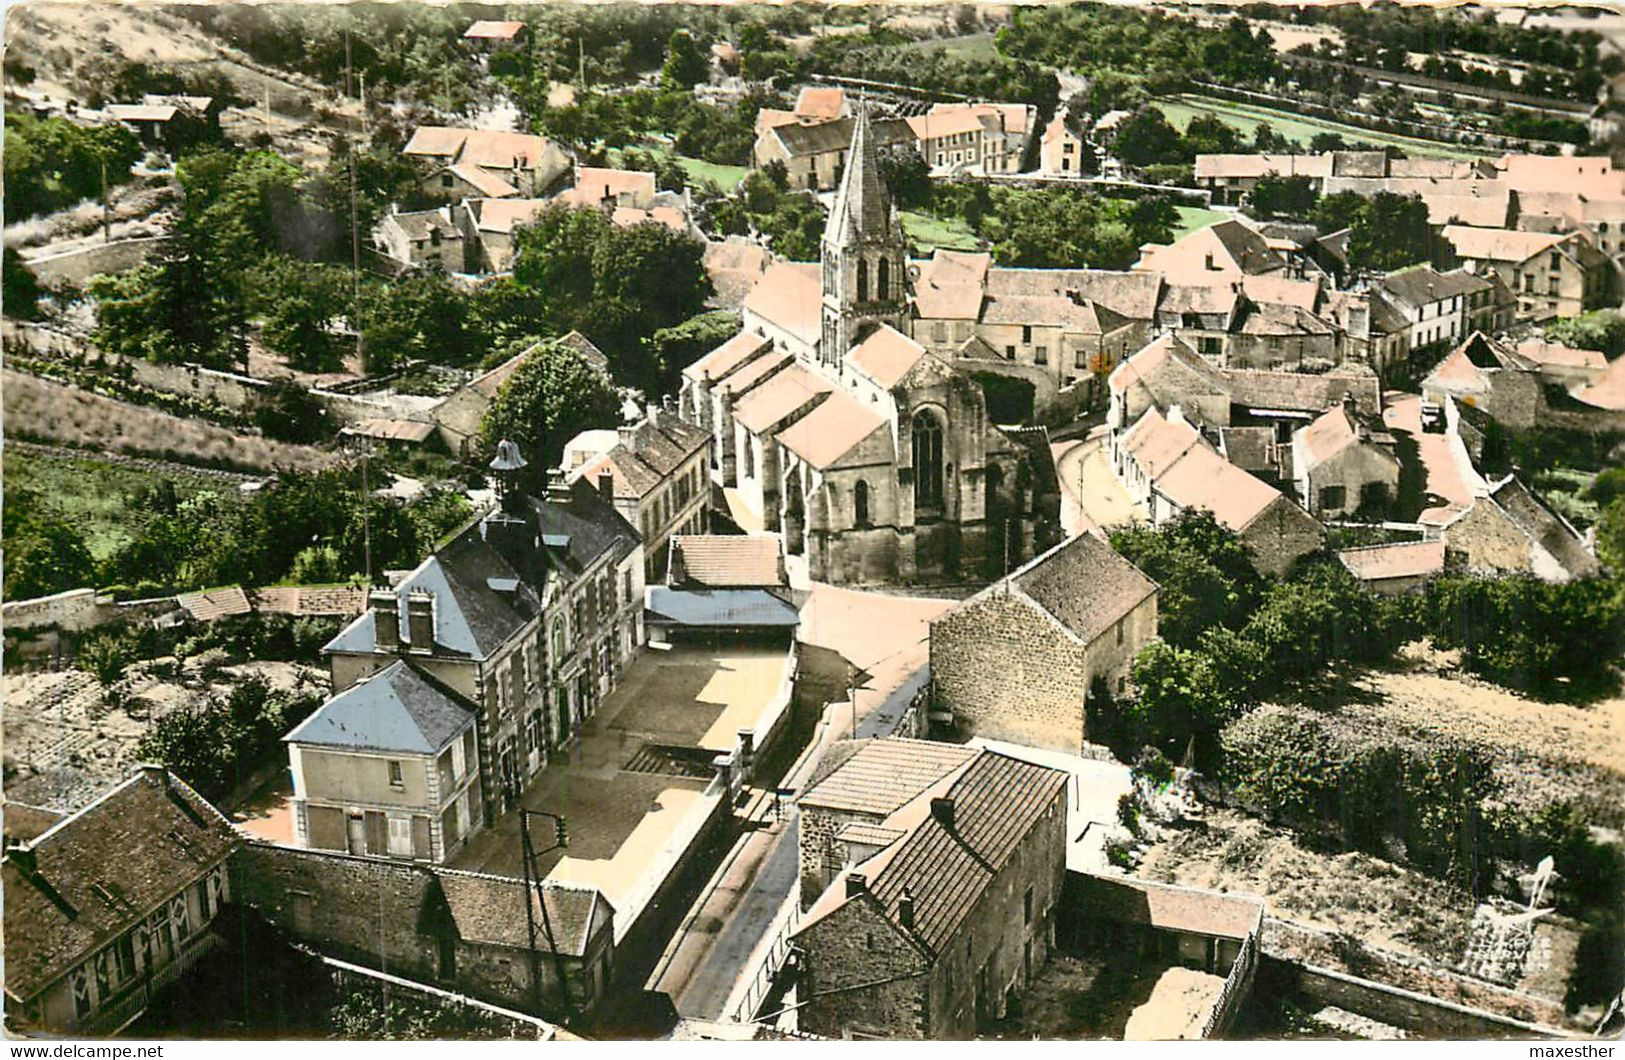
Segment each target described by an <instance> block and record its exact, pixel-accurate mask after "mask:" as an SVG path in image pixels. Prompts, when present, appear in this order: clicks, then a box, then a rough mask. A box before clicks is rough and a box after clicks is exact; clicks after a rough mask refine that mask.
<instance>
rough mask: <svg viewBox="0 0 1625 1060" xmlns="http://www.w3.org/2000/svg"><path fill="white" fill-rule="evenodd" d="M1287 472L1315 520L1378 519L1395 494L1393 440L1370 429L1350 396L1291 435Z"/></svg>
mask: <svg viewBox="0 0 1625 1060" xmlns="http://www.w3.org/2000/svg"><path fill="white" fill-rule="evenodd" d="M1291 467H1292V477H1293V484H1294V486H1295V487H1296V488H1297V492H1298V498H1299V500H1300V501H1302V502H1303V506H1304V507H1305V508H1307V509H1309V513H1310V514H1311V515H1313V516H1315V517H1316V518H1318V519H1323V520H1329V519H1344V518H1349V517H1352V516H1359V517H1361V518H1364V519H1368V520H1371V519H1380V518H1381V517H1382V516H1383V515H1385V514H1386V513H1387V510H1388V505H1389V504H1390V503H1391V502H1392V500H1393V498H1394V495H1395V493H1396V492H1397V491H1398V489H1399V458H1398V457H1396V456H1395V455H1394V440H1393V438H1392V437H1391V436H1390V435H1389V434H1387V433H1386V432H1385V431H1382V430H1380V429H1377V430H1373V429H1372V427H1371V425H1370V423H1369V422H1368V420H1367V418H1366V417H1364V416H1361V415H1360V414H1359V412H1358V411H1357V410H1356V409H1355V407H1354V399H1353V397H1347V398H1344V399H1343V401H1342V403H1341V404H1337V405H1333V406H1332V407H1331V408H1329V409H1327V410H1326V411H1325V412H1323V413H1322V414H1321V415H1320V416H1318V417H1317V418H1316V419H1315V420H1314V422H1312V423H1310V424H1309V425H1308V426H1306V427H1300V428H1298V429H1297V430H1296V431H1294V432H1292V465H1291Z"/></svg>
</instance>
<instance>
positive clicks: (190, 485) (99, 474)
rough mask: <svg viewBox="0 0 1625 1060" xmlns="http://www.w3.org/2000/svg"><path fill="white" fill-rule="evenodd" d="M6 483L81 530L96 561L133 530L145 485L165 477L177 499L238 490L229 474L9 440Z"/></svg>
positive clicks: (228, 495) (232, 496)
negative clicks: (65, 452)
mask: <svg viewBox="0 0 1625 1060" xmlns="http://www.w3.org/2000/svg"><path fill="white" fill-rule="evenodd" d="M4 471H5V480H6V485H7V486H8V487H9V488H11V489H30V490H33V491H34V492H36V493H38V494H39V496H40V498H41V500H42V501H43V502H44V503H45V505H46V506H47V507H49V508H50V509H51V510H52V511H54V512H55V513H56V514H57V515H59V516H61V517H62V518H63V519H64V520H66V521H67V522H68V523H69V525H71V526H73V527H75V528H76V529H78V530H79V532H80V533H82V534H83V535H84V538H85V546H86V547H87V548H89V549H90V554H91V556H93V557H94V558H95V559H96V560H97V561H98V562H99V561H101V560H104V559H106V558H107V557H109V556H111V555H112V554H113V553H115V552H117V551H118V550H119V549H120V548H121V547H123V546H124V545H125V544H126V543H128V542H129V541H130V540H131V539H132V537H133V536H134V534H133V530H134V529H135V527H136V526H137V525H139V523H140V520H141V517H142V507H141V498H142V495H143V493H145V491H147V490H149V489H151V488H152V487H154V486H156V485H157V484H158V483H159V482H160V481H161V480H163V479H165V478H167V479H170V480H171V481H172V482H174V484H175V495H176V497H177V498H178V499H180V500H185V499H186V498H188V497H193V496H196V495H197V494H199V493H203V492H214V493H218V494H219V495H220V496H221V497H222V498H224V499H225V500H227V501H228V502H235V501H236V500H237V499H238V497H239V496H240V494H239V493H238V491H237V490H236V488H235V487H234V486H233V485H232V483H231V481H230V480H226V479H220V478H212V477H209V476H207V475H185V474H167V473H165V472H162V471H157V470H153V469H150V468H145V467H136V466H134V465H130V464H121V463H114V462H111V461H106V460H95V459H91V458H84V459H79V458H74V457H68V456H57V455H54V454H46V453H36V452H23V451H21V450H19V449H17V448H15V447H13V446H7V447H6V450H5V457H4Z"/></svg>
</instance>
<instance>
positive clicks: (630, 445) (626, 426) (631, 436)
mask: <svg viewBox="0 0 1625 1060" xmlns="http://www.w3.org/2000/svg"><path fill="white" fill-rule="evenodd" d="M615 436H616V438H617V440H619V442H620V443H621V448H623V449H625V450H626V451H627V452H629V453H635V452H637V451H638V425H637V424H635V423H623V424H621V425H620V426H619V427H617V428H615Z"/></svg>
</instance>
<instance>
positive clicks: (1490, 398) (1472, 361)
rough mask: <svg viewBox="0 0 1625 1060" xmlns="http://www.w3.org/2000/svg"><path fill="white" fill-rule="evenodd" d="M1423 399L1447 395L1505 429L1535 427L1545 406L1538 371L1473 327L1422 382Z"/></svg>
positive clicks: (1435, 401)
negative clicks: (1469, 333)
mask: <svg viewBox="0 0 1625 1060" xmlns="http://www.w3.org/2000/svg"><path fill="white" fill-rule="evenodd" d="M1421 390H1422V400H1424V401H1427V402H1430V403H1432V404H1434V405H1441V406H1442V405H1443V404H1444V403H1445V400H1446V399H1447V398H1451V399H1454V400H1455V401H1457V402H1459V403H1460V404H1462V405H1466V406H1469V407H1471V408H1475V409H1478V410H1479V411H1481V412H1483V413H1484V414H1485V415H1487V416H1489V417H1491V418H1492V419H1495V420H1498V421H1499V422H1500V423H1502V424H1503V425H1505V426H1507V427H1515V428H1519V429H1523V428H1529V427H1533V426H1534V425H1535V423H1536V421H1537V420H1538V419H1539V418H1540V415H1541V413H1542V412H1543V411H1544V410H1545V409H1546V395H1545V392H1544V390H1543V387H1542V383H1541V377H1540V372H1539V371H1538V369H1537V368H1536V367H1535V365H1534V363H1533V362H1532V361H1529V360H1526V359H1525V358H1523V357H1522V356H1520V355H1519V353H1518V352H1517V350H1515V349H1513V348H1512V347H1511V346H1509V345H1507V344H1505V343H1502V342H1499V341H1497V340H1495V339H1492V338H1490V337H1489V336H1488V335H1485V334H1484V333H1483V332H1478V331H1475V332H1473V334H1472V335H1470V336H1468V337H1467V340H1466V341H1465V342H1463V343H1461V345H1459V346H1457V347H1456V348H1455V349H1454V350H1452V351H1451V352H1450V353H1449V354H1448V355H1446V356H1445V357H1444V358H1443V359H1442V360H1440V361H1439V363H1438V364H1437V365H1436V366H1435V367H1434V369H1433V370H1432V371H1431V372H1429V373H1428V374H1427V376H1426V377H1424V378H1423V380H1422V386H1421Z"/></svg>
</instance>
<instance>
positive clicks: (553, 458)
mask: <svg viewBox="0 0 1625 1060" xmlns="http://www.w3.org/2000/svg"><path fill="white" fill-rule="evenodd" d="M619 417H620V403H619V401H618V400H617V399H616V396H615V391H614V390H612V389H611V388H610V386H609V383H608V382H607V381H606V380H605V379H604V377H603V376H602V375H600V374H599V373H598V372H597V371H595V370H594V369H592V368H591V367H589V366H588V365H587V363H586V362H585V361H583V360H582V359H581V357H580V356H579V355H578V354H577V353H576V352H575V351H574V350H572V349H571V348H570V347H568V346H566V345H564V344H563V343H560V342H557V341H548V342H544V343H542V344H541V345H540V346H538V347H537V348H536V349H535V350H534V351H532V352H531V354H530V356H528V357H526V358H525V360H523V361H522V362H520V364H519V366H518V367H517V368H515V369H514V372H513V374H512V375H511V376H509V377H508V380H507V382H505V383H503V384H502V388H501V389H500V390H498V391H497V396H496V399H495V400H494V401H492V402H491V406H490V408H488V409H486V412H485V418H484V419H483V420H482V421H481V423H480V445H481V450H482V452H494V451H495V450H496V445H497V442H499V441H502V440H508V441H511V442H514V443H516V444H517V445H518V446H519V448H520V451H521V452H523V453H524V454H525V457H526V459H528V460H529V461H530V466H531V468H532V469H535V470H536V471H537V472H538V473H539V471H540V469H543V468H548V467H554V466H557V464H558V462H559V459H560V457H562V456H563V453H564V443H565V442H567V441H569V440H570V439H571V438H573V437H574V436H575V435H576V434H578V433H579V432H581V431H584V430H586V429H588V428H590V427H601V426H603V425H604V424H605V423H616V422H618V421H619Z"/></svg>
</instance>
